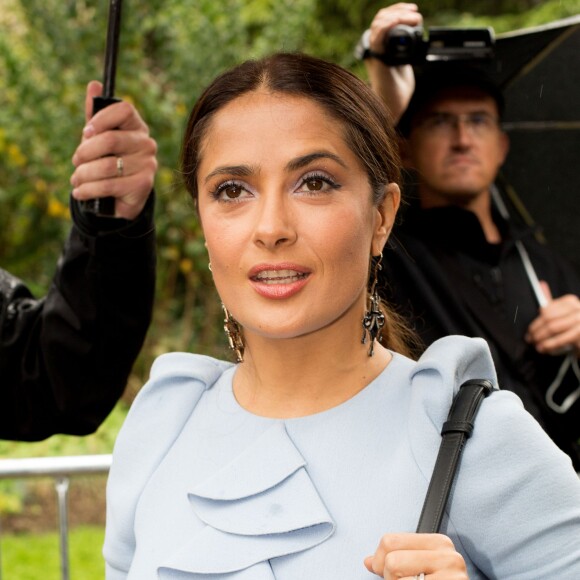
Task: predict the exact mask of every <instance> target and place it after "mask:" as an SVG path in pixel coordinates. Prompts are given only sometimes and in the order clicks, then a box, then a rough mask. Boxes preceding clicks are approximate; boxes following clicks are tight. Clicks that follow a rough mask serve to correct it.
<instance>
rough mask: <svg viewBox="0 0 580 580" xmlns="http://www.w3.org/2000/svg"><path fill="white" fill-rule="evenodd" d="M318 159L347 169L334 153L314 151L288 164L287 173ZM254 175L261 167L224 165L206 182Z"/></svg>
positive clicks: (212, 173) (210, 175) (208, 177)
mask: <svg viewBox="0 0 580 580" xmlns="http://www.w3.org/2000/svg"><path fill="white" fill-rule="evenodd" d="M318 159H332V160H333V161H335V162H336V163H338V164H339V165H341V166H342V167H344V168H345V169H346V164H345V163H344V161H343V160H342V159H341V158H340V157H339V156H338V155H335V154H334V153H330V151H314V152H313V153H309V154H308V155H302V156H300V157H297V158H296V159H292V161H289V162H288V163H287V164H286V171H296V170H297V169H301V168H302V167H307V166H308V165H310V164H311V163H312V162H313V161H316V160H318ZM254 173H259V167H256V166H251V165H222V166H220V167H216V168H215V169H214V170H213V171H212V172H211V173H210V174H209V175H207V176H206V178H205V179H204V182H205V183H207V182H208V181H209V180H210V179H212V178H213V177H216V176H217V175H230V176H232V177H247V176H248V175H253V174H254Z"/></svg>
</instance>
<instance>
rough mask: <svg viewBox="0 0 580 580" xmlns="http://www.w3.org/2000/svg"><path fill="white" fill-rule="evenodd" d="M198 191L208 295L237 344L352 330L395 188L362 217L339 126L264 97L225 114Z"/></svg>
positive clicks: (295, 104)
mask: <svg viewBox="0 0 580 580" xmlns="http://www.w3.org/2000/svg"><path fill="white" fill-rule="evenodd" d="M197 184H198V191H199V200H198V203H199V212H200V216H201V221H202V224H203V231H204V234H205V238H206V245H207V249H208V252H209V257H210V260H211V266H212V273H213V277H214V280H215V284H216V287H217V290H218V292H219V294H220V297H221V299H222V301H223V303H224V304H225V306H226V307H227V308H228V309H229V310H230V312H231V313H232V314H233V316H234V317H235V318H236V319H237V320H238V322H239V323H240V324H241V325H242V326H243V327H244V332H245V334H246V337H247V338H249V336H250V335H251V333H256V334H259V335H261V336H265V337H270V338H294V337H298V336H303V335H306V334H309V333H312V332H316V331H318V330H320V329H323V328H326V327H328V326H330V325H333V324H334V323H336V322H337V321H338V320H345V319H346V320H348V319H349V317H350V318H352V321H353V324H356V325H357V328H360V325H361V317H362V314H363V310H364V306H365V298H366V284H367V276H368V264H369V257H370V255H371V253H372V254H374V255H377V254H379V252H380V251H381V250H382V248H383V245H384V243H385V241H386V238H387V235H388V232H389V230H390V228H391V225H392V222H393V218H394V214H395V212H396V208H397V205H398V188H397V186H389V190H390V191H388V192H387V195H386V198H385V201H384V203H382V204H381V206H380V207H374V206H373V203H372V198H371V188H370V185H369V181H368V178H367V175H366V173H365V170H364V168H363V166H362V164H361V162H360V161H359V160H358V158H357V157H356V156H355V155H354V154H353V152H352V151H351V150H350V149H349V148H348V146H347V144H346V143H345V140H344V138H343V134H342V126H341V125H340V124H339V123H338V122H337V121H336V120H334V119H333V118H331V117H329V116H328V115H327V114H326V113H325V111H324V110H323V109H322V108H321V107H320V106H319V105H318V104H317V103H315V102H314V101H311V100H309V99H307V98H304V97H292V96H287V95H280V94H273V93H270V92H268V91H266V90H264V89H260V90H257V91H254V92H251V93H247V94H245V95H243V96H241V97H239V98H237V99H236V100H234V101H232V102H231V103H229V104H228V105H227V106H225V107H224V108H222V109H221V110H220V111H219V112H218V113H216V115H215V116H214V118H213V119H212V121H211V123H210V125H209V128H208V131H207V133H206V135H205V138H204V140H203V142H202V150H201V162H200V165H199V170H198V174H197ZM345 317H346V318H345Z"/></svg>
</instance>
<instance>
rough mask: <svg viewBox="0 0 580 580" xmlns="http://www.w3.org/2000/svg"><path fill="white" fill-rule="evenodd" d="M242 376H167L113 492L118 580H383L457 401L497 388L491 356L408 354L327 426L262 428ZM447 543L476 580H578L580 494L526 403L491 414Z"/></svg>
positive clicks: (127, 443)
mask: <svg viewBox="0 0 580 580" xmlns="http://www.w3.org/2000/svg"><path fill="white" fill-rule="evenodd" d="M234 371H235V366H233V365H231V364H228V363H224V362H222V361H218V360H215V359H211V358H208V357H203V356H198V355H192V354H185V353H173V354H168V355H164V356H161V357H160V358H159V359H157V360H156V361H155V363H154V365H153V368H152V372H151V380H150V381H149V382H148V384H147V385H146V386H145V387H144V388H143V389H142V391H141V392H140V394H139V396H138V397H137V399H136V400H135V402H134V404H133V407H132V408H131V411H130V413H129V416H128V417H127V420H126V423H125V425H124V426H123V428H122V430H121V433H120V435H119V437H118V440H117V443H116V446H115V451H114V458H113V466H112V469H111V473H110V478H109V483H108V513H107V531H106V540H105V547H104V554H105V558H106V567H107V578H108V579H109V580H119V579H125V578H129V579H132V580H153V579H158V578H159V579H162V580H169V579H179V580H274V579H275V580H303V579H306V580H372V579H373V578H376V576H374V575H373V574H371V573H369V572H368V571H367V570H366V568H365V567H364V565H363V560H364V558H365V557H366V556H368V555H371V554H373V553H374V551H375V549H376V547H377V545H378V543H379V540H380V538H381V536H382V535H383V534H385V533H388V532H412V531H414V530H415V528H416V526H417V522H418V519H419V514H420V511H421V507H422V503H423V499H424V497H425V493H426V490H427V485H428V482H429V479H430V476H431V472H432V469H433V465H434V462H435V458H436V456H437V452H438V448H439V443H440V435H439V433H440V430H441V425H442V423H443V422H444V420H445V419H446V416H447V413H448V411H449V407H450V405H451V401H452V398H453V395H454V393H455V392H456V391H457V389H458V388H459V385H460V384H461V383H462V382H463V381H465V380H467V379H472V378H487V379H490V380H492V381H493V382H495V372H494V370H493V365H492V362H491V357H490V355H489V351H488V348H487V345H486V344H485V342H483V341H482V340H480V339H467V338H463V337H448V338H444V339H441V340H439V341H437V342H436V343H435V344H433V345H432V346H431V347H430V348H429V349H428V350H427V351H426V352H425V354H424V355H423V356H422V357H421V359H420V360H419V361H418V362H414V361H411V360H409V359H407V358H405V357H403V356H401V355H398V354H394V357H393V360H392V362H391V363H390V364H389V365H388V366H387V368H386V369H385V370H384V371H383V372H382V374H381V375H380V376H379V377H377V378H376V379H375V380H374V381H373V382H372V383H370V384H369V385H368V386H367V387H366V388H365V389H363V390H362V391H361V392H359V393H358V394H357V395H356V396H354V397H353V398H351V399H350V400H348V401H346V402H345V403H343V404H341V405H339V406H337V407H334V408H332V409H330V410H328V411H325V412H322V413H318V414H315V415H310V416H307V417H301V418H295V419H286V420H279V419H269V418H264V417H258V416H255V415H253V414H251V413H249V412H248V411H246V410H244V409H243V408H242V407H240V405H239V404H238V403H237V401H236V399H235V397H234V395H233V391H232V377H233V375H234ZM444 526H445V530H444V531H445V533H447V534H448V535H449V536H450V537H451V539H452V540H453V542H454V544H455V546H456V548H457V550H459V551H460V552H461V553H462V554H463V556H464V558H465V560H466V562H467V566H468V571H469V575H470V578H471V579H472V580H473V579H477V578H501V579H502V580H504V579H510V580H523V579H527V580H532V579H533V580H537V579H538V578H558V579H570V580H573V579H578V578H580V483H579V480H578V478H577V476H576V474H575V473H574V471H573V469H572V467H571V463H570V460H569V458H568V457H567V456H566V455H564V454H563V453H562V452H561V451H560V450H559V449H558V448H557V447H556V446H555V445H554V444H553V443H552V442H551V441H550V440H549V439H548V438H547V437H546V436H545V435H544V433H543V431H542V430H541V428H540V427H539V426H538V424H537V423H536V422H535V421H534V419H533V418H532V417H531V416H530V415H529V414H528V413H527V412H526V411H524V409H523V407H522V405H521V402H520V400H519V399H518V398H517V397H516V396H515V395H513V394H512V393H510V392H505V391H500V392H495V393H493V394H492V395H491V396H490V397H488V398H487V399H486V400H485V401H484V403H483V404H482V406H481V409H480V412H479V415H478V417H477V420H476V423H475V429H474V433H473V435H472V437H471V439H470V440H469V441H468V443H467V446H466V448H465V451H464V455H463V461H462V464H461V468H460V472H459V475H458V478H457V481H456V486H455V489H454V492H453V497H452V501H451V506H450V511H449V514H448V517H446V518H445V521H444Z"/></svg>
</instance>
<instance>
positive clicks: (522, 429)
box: [104, 54, 580, 580]
mask: <svg viewBox="0 0 580 580" xmlns="http://www.w3.org/2000/svg"><path fill="white" fill-rule="evenodd" d="M395 147H396V144H395V138H394V136H393V133H392V130H391V128H390V123H389V120H388V118H387V116H386V114H385V112H384V110H383V108H382V106H381V105H380V104H379V103H378V102H377V101H376V100H375V98H374V97H373V95H372V93H371V92H370V90H369V89H368V88H367V87H366V86H365V85H364V83H362V82H361V81H360V80H358V79H357V78H356V77H354V76H353V75H351V74H350V73H348V72H346V71H344V70H343V69H341V68H339V67H337V66H335V65H332V64H329V63H325V62H323V61H320V60H317V59H313V58H310V57H306V56H301V55H284V54H282V55H275V56H273V57H270V58H267V59H264V60H262V61H258V62H247V63H245V64H243V65H241V66H239V67H237V68H235V69H233V70H232V71H229V72H227V73H225V74H224V75H222V76H221V77H219V78H218V79H216V80H215V81H214V82H213V83H212V85H210V87H209V88H208V89H207V90H206V91H205V92H204V94H203V95H202V96H201V98H200V99H199V101H198V103H197V104H196V106H195V108H194V109H193V111H192V113H191V116H190V119H189V124H188V127H187V130H186V134H185V138H184V146H183V156H182V157H183V158H182V166H183V174H184V177H185V182H186V185H187V188H188V190H189V191H190V192H191V194H192V196H193V198H194V200H195V202H196V205H197V208H198V211H199V216H200V220H201V223H202V225H203V231H204V234H205V238H206V245H207V249H208V253H209V258H210V263H211V270H212V273H213V277H214V280H215V284H216V288H217V290H218V293H219V295H220V297H221V299H222V302H223V304H224V311H225V319H226V324H225V327H226V332H227V334H228V337H229V340H230V344H231V346H232V348H233V350H234V351H235V353H236V357H237V359H238V363H237V364H235V365H233V364H230V363H226V362H223V361H218V360H214V359H211V358H209V357H203V356H198V355H192V354H185V353H173V354H168V355H164V356H162V357H160V358H159V359H158V360H157V361H156V362H155V364H154V366H153V369H152V376H151V380H150V382H149V383H148V385H147V386H146V387H145V388H144V389H143V391H142V392H141V393H140V395H139V397H138V398H137V399H136V401H135V403H134V405H133V408H132V409H131V412H130V414H129V416H128V418H127V421H126V423H125V426H124V428H123V430H122V432H121V434H120V435H119V438H118V441H117V444H116V447H115V454H114V462H113V467H112V470H111V474H110V480H109V488H108V523H107V535H106V542H105V549H104V553H105V557H106V560H107V573H108V578H110V579H118V578H134V579H139V580H145V579H149V578H161V579H169V578H180V579H182V578H183V579H185V578H187V579H206V580H209V579H212V580H226V579H227V580H246V579H252V580H272V579H277V580H290V579H291V580H297V579H314V578H316V579H318V580H320V579H322V580H325V579H331V578H332V579H333V580H335V579H343V578H344V579H345V580H354V579H358V578H360V579H364V578H372V577H375V576H373V574H375V575H377V576H380V577H384V578H407V579H409V578H426V579H428V580H440V579H451V578H453V579H455V578H457V579H464V578H467V577H470V578H486V577H500V578H516V577H517V578H539V577H574V572H580V549H579V547H578V545H577V544H578V542H577V538H578V532H580V487H579V485H578V480H577V478H576V475H575V474H574V472H573V470H572V469H571V466H570V463H569V460H568V459H567V457H566V456H564V455H563V454H562V453H561V452H559V451H558V450H557V448H556V447H555V446H554V445H553V444H552V443H551V442H550V440H549V439H548V438H547V437H546V436H545V435H544V434H543V432H542V430H541V429H540V428H539V426H538V425H537V424H536V423H535V422H534V421H533V419H531V418H530V416H529V415H527V413H526V412H525V411H524V410H523V409H522V407H521V404H520V402H519V400H518V399H517V398H516V397H515V396H514V395H512V394H510V393H507V392H506V393H504V392H500V393H494V394H493V396H491V397H489V398H488V399H487V400H486V401H485V402H484V404H483V405H482V408H481V410H480V414H479V416H478V419H477V422H476V428H475V432H474V434H473V436H472V438H471V439H470V442H469V444H468V445H467V447H466V450H465V453H464V458H463V464H462V467H461V471H460V473H459V477H458V480H457V485H456V489H455V492H454V497H453V499H452V503H451V507H450V512H449V517H448V518H447V519H446V520H445V523H444V526H445V534H446V535H443V534H433V535H418V534H414V533H412V532H413V530H414V529H415V527H416V525H417V521H418V518H419V514H420V511H421V506H422V502H423V499H424V496H425V492H426V489H427V485H428V482H429V479H430V475H431V471H432V469H433V464H434V461H435V457H436V455H437V450H438V446H439V442H440V436H439V432H440V430H441V425H442V423H443V421H444V420H445V418H446V416H447V413H448V410H449V407H450V404H451V401H452V398H453V395H454V392H455V391H456V390H457V388H458V386H459V385H460V384H461V383H462V382H463V381H465V380H467V379H470V378H487V379H490V380H495V375H494V371H493V366H492V363H491V359H490V355H489V352H488V350H487V347H486V346H485V343H484V342H483V341H481V340H479V339H467V338H462V337H451V338H446V339H443V340H441V341H439V342H438V343H436V344H435V345H433V346H432V347H431V348H429V349H428V350H427V352H426V353H425V354H424V356H422V357H421V359H420V360H419V361H418V362H413V361H412V360H411V359H409V358H407V357H405V356H404V355H402V354H400V352H399V351H400V350H401V348H402V346H401V345H402V344H403V342H404V340H403V337H402V335H401V332H400V329H399V328H397V327H396V325H394V324H393V316H392V314H390V313H388V312H386V313H383V312H382V311H380V310H379V309H378V306H377V303H378V300H377V298H376V294H375V288H374V281H375V279H376V273H377V270H378V268H379V267H380V257H381V252H382V249H383V247H384V245H385V243H386V241H387V237H388V235H389V232H390V230H391V226H392V224H393V220H394V219H395V215H396V211H397V207H398V204H399V190H398V187H397V185H396V182H397V180H398V178H399V173H398V164H399V162H398V159H397V156H396V154H395ZM371 256H373V257H375V258H376V259H374V260H371ZM367 287H369V288H370V292H367ZM379 332H382V335H383V340H382V343H381V340H379V336H378V333H379ZM361 336H362V337H363V341H362V342H361ZM546 489H548V490H549V493H548V494H546V493H545V490H546ZM377 546H378V547H377Z"/></svg>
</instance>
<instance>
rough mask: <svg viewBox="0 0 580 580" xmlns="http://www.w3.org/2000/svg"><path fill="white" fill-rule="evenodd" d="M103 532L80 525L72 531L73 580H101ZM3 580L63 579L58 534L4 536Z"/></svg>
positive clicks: (96, 528) (70, 553)
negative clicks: (4, 579)
mask: <svg viewBox="0 0 580 580" xmlns="http://www.w3.org/2000/svg"><path fill="white" fill-rule="evenodd" d="M103 538H104V529H103V528H101V527H97V526H80V527H78V528H73V529H71V530H69V562H70V577H71V578H74V579H75V580H102V579H103V578H104V576H105V565H104V561H103V557H102V555H101V549H102V546H103ZM1 549H2V574H3V578H7V579H16V578H17V579H18V580H39V579H40V578H42V580H60V578H61V576H60V548H59V537H58V533H57V532H51V533H46V534H17V535H16V534H4V535H3V536H2V541H1Z"/></svg>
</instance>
